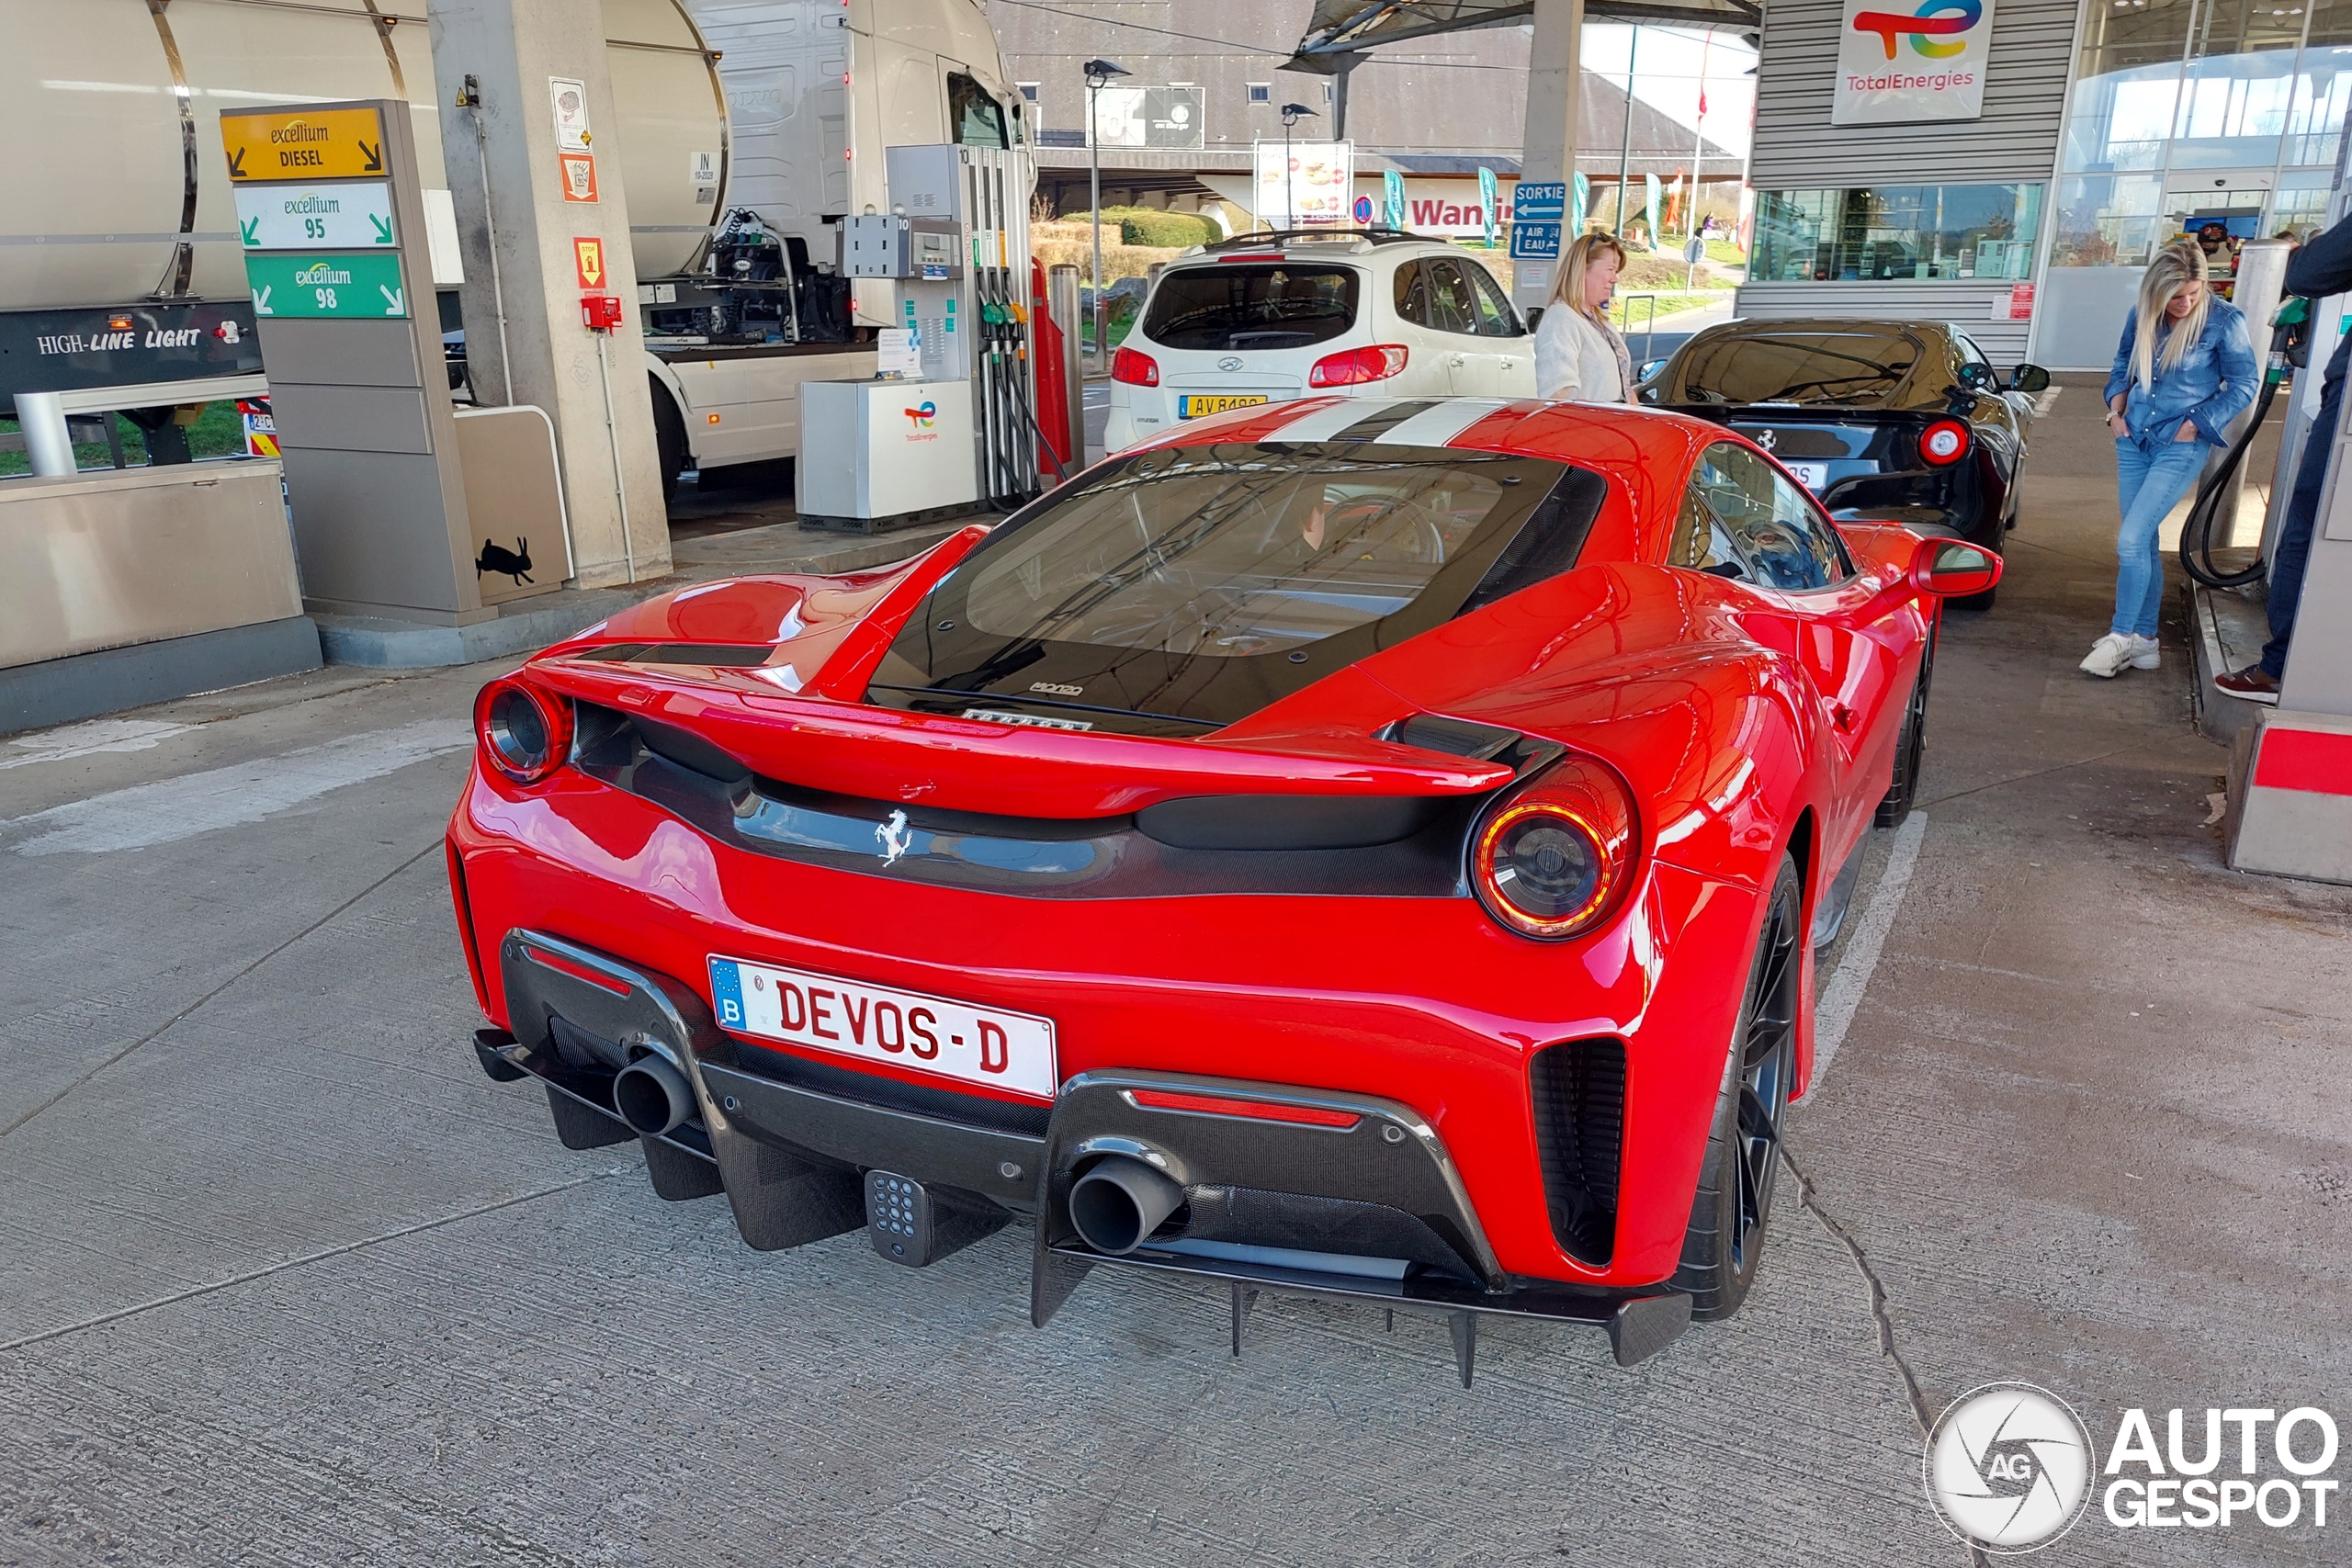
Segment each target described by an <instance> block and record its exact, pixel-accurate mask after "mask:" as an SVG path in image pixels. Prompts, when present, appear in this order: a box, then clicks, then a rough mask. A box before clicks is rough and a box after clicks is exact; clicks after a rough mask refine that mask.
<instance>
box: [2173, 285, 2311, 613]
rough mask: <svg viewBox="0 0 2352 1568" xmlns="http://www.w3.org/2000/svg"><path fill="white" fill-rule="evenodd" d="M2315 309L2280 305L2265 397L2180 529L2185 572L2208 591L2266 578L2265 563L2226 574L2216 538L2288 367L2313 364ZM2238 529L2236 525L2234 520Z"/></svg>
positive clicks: (2296, 303)
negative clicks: (2216, 553)
mask: <svg viewBox="0 0 2352 1568" xmlns="http://www.w3.org/2000/svg"><path fill="white" fill-rule="evenodd" d="M2311 305H2312V302H2311V301H2310V300H2309V299H2304V298H2302V297H2301V295H2290V296H2289V297H2288V298H2287V299H2283V300H2281V301H2280V302H2279V305H2278V311H2277V313H2276V314H2274V315H2273V316H2272V317H2271V318H2270V358H2269V363H2268V364H2267V366H2266V367H2264V369H2263V374H2262V391H2261V394H2260V395H2259V396H2258V397H2256V399H2255V403H2254V415H2253V417H2252V418H2250V419H2248V420H2247V421H2246V422H2245V430H2244V431H2243V432H2242V433H2240V434H2239V436H2238V438H2237V439H2236V440H2235V441H2233V442H2231V443H2230V449H2229V450H2228V451H2227V452H2226V453H2224V454H2222V461H2221V465H2220V466H2219V467H2218V468H2215V469H2214V470H2213V471H2212V472H2211V474H2210V475H2208V476H2207V477H2206V479H2205V482H2204V483H2202V484H2200V485H2199V486H2198V487H2197V500H2196V502H2194V503H2193V504H2192V505H2190V507H2189V509H2188V521H2187V522H2185V523H2183V524H2182V525H2181V528H2180V568H2181V570H2183V571H2186V572H2187V573H2188V575H2189V576H2190V577H2191V578H2192V579H2194V580H2195V581H2199V582H2201V583H2203V584H2204V585H2205V586H2206V587H2208V588H2239V587H2243V586H2245V584H2246V583H2249V582H2252V581H2256V579H2257V578H2259V577H2261V576H2262V574H2263V565H2262V557H2261V556H2260V554H2258V553H2257V554H2256V557H2255V558H2254V559H2253V560H2251V561H2249V562H2247V563H2246V564H2245V566H2242V567H2240V568H2238V569H2237V570H2235V571H2225V570H2222V568H2221V567H2220V566H2218V565H2216V564H2215V563H2214V560H2213V550H2214V534H2215V532H2216V530H2217V529H2218V530H2220V531H2221V532H2222V533H2224V534H2226V533H2227V532H2228V527H2227V525H2225V524H2223V523H2222V517H2221V513H2222V501H2223V499H2224V498H2225V497H2226V498H2228V499H2230V500H2232V501H2234V500H2235V499H2236V496H2237V485H2236V482H2235V481H2236V479H2237V472H2238V469H2239V468H2240V467H2241V466H2242V465H2243V464H2244V463H2245V454H2246V448H2247V447H2249V446H2253V445H2254V436H2255V433H2256V431H2258V430H2260V429H2261V428H2262V422H2263V421H2264V420H2265V419H2266V418H2267V417H2268V416H2269V413H2270V405H2271V404H2272V403H2273V402H2274V401H2276V400H2278V388H2279V386H2280V384H2281V383H2283V382H2284V381H2285V380H2286V378H2287V371H2288V369H2289V367H2293V368H2296V369H2301V368H2303V367H2305V366H2306V365H2307V363H2308V362H2309V360H2310V358H2311ZM2230 521H2231V522H2232V523H2234V522H2235V521H2236V519H2235V518H2234V517H2233V518H2232V519H2230Z"/></svg>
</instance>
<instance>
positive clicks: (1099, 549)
mask: <svg viewBox="0 0 2352 1568" xmlns="http://www.w3.org/2000/svg"><path fill="white" fill-rule="evenodd" d="M1242 453H1247V454H1250V456H1246V457H1244V456H1238V454H1242ZM1147 456H1148V460H1144V461H1138V462H1137V463H1136V464H1134V465H1133V466H1131V467H1128V468H1125V469H1124V471H1120V472H1116V473H1114V474H1111V475H1108V476H1106V477H1104V478H1102V479H1095V480H1093V481H1091V482H1090V483H1088V484H1086V486H1085V488H1083V489H1081V490H1080V491H1078V492H1077V493H1076V494H1074V495H1071V496H1070V497H1069V499H1068V500H1066V501H1064V502H1061V503H1060V504H1058V505H1057V506H1056V507H1055V508H1054V510H1053V512H1052V513H1050V514H1049V515H1047V516H1045V517H1042V518H1038V519H1036V520H1035V521H1034V522H1031V523H1029V524H1026V525H1023V527H1021V528H1020V529H1019V530H1018V531H1017V532H1016V533H1015V534H1014V535H1013V536H1012V537H1010V538H1007V539H1005V540H1004V541H1002V542H1001V544H1000V545H998V546H997V547H992V548H990V549H989V550H988V551H987V553H986V555H985V557H984V558H983V559H982V561H981V562H980V564H979V568H978V571H977V572H976V573H975V574H974V575H973V577H972V579H971V587H970V590H969V593H968V597H967V600H966V603H965V609H964V615H965V620H966V622H967V625H969V626H971V627H972V628H973V629H974V630H976V631H978V632H982V633H986V634H989V635H990V636H995V637H1019V638H1031V637H1034V638H1038V639H1042V640H1044V641H1047V642H1064V643H1089V644H1092V645H1094V646H1096V647H1108V648H1125V649H1152V650H1156V651H1159V652H1164V653H1171V654H1178V655H1182V656H1185V657H1189V658H1210V659H1235V658H1247V657H1250V656H1251V655H1255V654H1262V653H1273V652H1279V651H1282V650H1283V649H1292V648H1298V647H1302V646H1305V645H1306V644H1309V643H1314V642H1319V641H1321V640H1322V639H1324V638H1325V637H1332V636H1335V635H1337V634H1339V633H1340V632H1344V631H1347V630H1349V629H1351V628H1353V627H1356V626H1363V625H1364V624H1366V623H1367V622H1372V621H1377V620H1381V619H1383V618H1385V617H1386V616H1389V615H1396V614H1397V612H1398V611H1400V610H1403V609H1405V608H1406V607H1407V606H1408V605H1410V604H1412V603H1413V602H1414V601H1415V600H1417V599H1418V598H1419V597H1420V595H1421V593H1422V592H1423V591H1424V590H1426V589H1427V588H1428V587H1429V586H1430V582H1431V581H1432V580H1434V579H1435V578H1436V577H1437V575H1438V573H1439V572H1440V570H1442V569H1443V568H1444V566H1445V565H1446V563H1447V561H1448V560H1449V559H1450V558H1460V557H1461V556H1462V555H1463V553H1464V548H1465V547H1466V546H1468V544H1469V542H1470V540H1471V537H1472V536H1473V535H1475V534H1476V533H1477V532H1478V530H1479V528H1480V526H1481V525H1483V524H1485V523H1486V522H1487V517H1488V515H1489V513H1494V512H1495V511H1496V510H1497V508H1498V506H1500V505H1502V504H1503V503H1504V502H1505V501H1506V499H1507V498H1508V499H1509V500H1510V502H1511V504H1510V505H1509V506H1508V507H1506V508H1505V510H1506V511H1508V512H1510V513H1518V514H1520V515H1521V516H1523V515H1524V513H1525V510H1526V506H1525V503H1526V502H1530V501H1532V500H1533V499H1534V497H1533V496H1532V495H1529V494H1528V493H1527V491H1528V487H1527V485H1526V484H1525V480H1526V479H1529V478H1531V477H1536V476H1537V475H1538V474H1540V476H1541V479H1543V480H1546V481H1548V480H1550V479H1554V478H1555V477H1556V476H1557V474H1558V472H1559V470H1558V468H1557V467H1556V466H1553V465H1539V466H1534V467H1531V466H1529V465H1527V464H1525V463H1524V462H1513V461H1501V462H1498V461H1496V460H1494V459H1493V458H1491V457H1479V456H1477V455H1473V454H1466V453H1465V454H1454V453H1449V452H1446V451H1444V450H1442V449H1439V450H1433V451H1429V452H1427V453H1426V454H1425V455H1418V456H1414V457H1382V458H1373V457H1343V456H1328V457H1308V458H1301V457H1284V456H1279V455H1270V454H1259V453H1257V452H1255V451H1254V449H1251V448H1246V447H1245V448H1235V447H1230V446H1223V447H1217V446H1211V447H1184V448H1177V449H1173V450H1170V451H1167V452H1159V453H1152V454H1148V455H1147ZM1514 526H1515V525H1514Z"/></svg>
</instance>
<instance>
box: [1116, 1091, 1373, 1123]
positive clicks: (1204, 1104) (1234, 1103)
mask: <svg viewBox="0 0 2352 1568" xmlns="http://www.w3.org/2000/svg"><path fill="white" fill-rule="evenodd" d="M1126 1095H1127V1099H1128V1100H1130V1101H1131V1102H1133V1103H1134V1104H1136V1105H1137V1106H1140V1107H1141V1108H1142V1109H1144V1110H1146V1111H1196V1112H1198V1113H1200V1114H1201V1115H1204V1116H1246V1117H1249V1118H1250V1120H1252V1121H1255V1122H1295V1123H1296V1124H1297V1125H1299V1126H1302V1127H1352V1126H1354V1125H1355V1124H1356V1123H1357V1122H1361V1121H1363V1117H1361V1116H1358V1115H1357V1114H1356V1113H1355V1112H1353V1111H1327V1110H1325V1109H1324V1108H1323V1107H1321V1106H1319V1105H1283V1104H1281V1103H1279V1102H1277V1101H1275V1100H1237V1099H1235V1098H1233V1097H1232V1096H1230V1095H1223V1094H1187V1093H1183V1092H1181V1091H1179V1090H1174V1089H1129V1090H1127V1091H1126Z"/></svg>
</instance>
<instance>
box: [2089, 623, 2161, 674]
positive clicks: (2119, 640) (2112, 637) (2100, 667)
mask: <svg viewBox="0 0 2352 1568" xmlns="http://www.w3.org/2000/svg"><path fill="white" fill-rule="evenodd" d="M2147 657H2148V658H2149V660H2151V661H2153V660H2154V658H2155V645H2154V643H2150V644H2149V645H2148V654H2147ZM2139 661H2140V639H2139V638H2138V637H2133V636H2131V634H2130V633H2129V632H2109V633H2108V634H2107V635H2106V636H2105V637H2101V638H2099V639H2098V641H2097V642H2095V643H2093V644H2091V650H2090V653H2089V655H2088V656H2087V657H2086V658H2085V659H2084V660H2083V662H2082V664H2081V665H2080V666H2079V668H2080V669H2081V670H2082V671H2083V673H2084V674H2086V675H2096V676H2098V678H2099V679H2100V680H2102V681H2112V680H2114V679H2115V678H2116V677H2117V676H2118V675H2120V674H2122V673H2123V671H2126V670H2127V669H2130V668H2131V667H2132V666H2133V665H2135V664H2138V663H2139Z"/></svg>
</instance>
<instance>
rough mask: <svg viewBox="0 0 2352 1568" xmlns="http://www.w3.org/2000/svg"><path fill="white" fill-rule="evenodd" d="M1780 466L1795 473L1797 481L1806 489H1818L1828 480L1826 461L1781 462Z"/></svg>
mask: <svg viewBox="0 0 2352 1568" xmlns="http://www.w3.org/2000/svg"><path fill="white" fill-rule="evenodd" d="M1781 467H1782V468H1786V469H1788V470H1789V472H1791V473H1792V474H1794V475H1796V477H1797V482H1798V483H1799V484H1801V485H1803V486H1804V488H1805V489H1807V490H1819V489H1820V488H1821V487H1822V486H1823V485H1826V484H1827V483H1828V482H1829V465H1828V464H1826V463H1783V464H1781Z"/></svg>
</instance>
